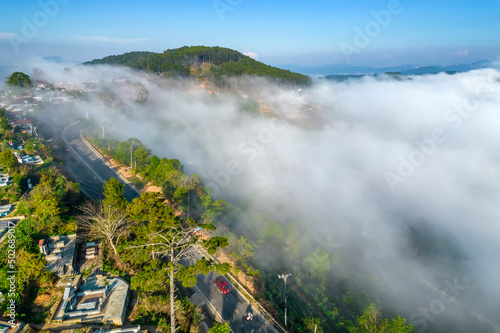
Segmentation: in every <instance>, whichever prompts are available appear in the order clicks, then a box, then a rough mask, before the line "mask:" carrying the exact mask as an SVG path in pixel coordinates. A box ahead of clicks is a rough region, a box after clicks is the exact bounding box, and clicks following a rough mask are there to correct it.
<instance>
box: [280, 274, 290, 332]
mask: <svg viewBox="0 0 500 333" xmlns="http://www.w3.org/2000/svg"><path fill="white" fill-rule="evenodd" d="M290 275H292V274H278V277H279V278H280V279H283V282H284V284H285V326H286V279H288V277H289V276H290Z"/></svg>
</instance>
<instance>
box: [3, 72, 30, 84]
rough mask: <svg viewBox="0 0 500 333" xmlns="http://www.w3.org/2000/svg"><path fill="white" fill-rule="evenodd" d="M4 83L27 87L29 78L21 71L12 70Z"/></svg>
mask: <svg viewBox="0 0 500 333" xmlns="http://www.w3.org/2000/svg"><path fill="white" fill-rule="evenodd" d="M6 83H7V84H8V85H11V86H16V87H29V86H31V79H30V76H29V75H27V74H24V73H23V72H14V73H12V74H11V76H9V78H8V79H7V82H6Z"/></svg>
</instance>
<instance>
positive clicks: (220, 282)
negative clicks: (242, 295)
mask: <svg viewBox="0 0 500 333" xmlns="http://www.w3.org/2000/svg"><path fill="white" fill-rule="evenodd" d="M215 285H216V286H217V288H219V290H220V292H221V293H223V294H224V295H225V294H227V293H229V292H231V286H230V285H229V283H227V281H226V279H224V277H222V276H219V277H217V278H216V279H215Z"/></svg>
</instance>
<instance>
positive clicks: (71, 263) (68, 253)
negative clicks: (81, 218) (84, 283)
mask: <svg viewBox="0 0 500 333" xmlns="http://www.w3.org/2000/svg"><path fill="white" fill-rule="evenodd" d="M76 245H77V242H76V235H68V236H66V235H59V236H52V237H49V238H46V239H42V240H40V241H39V243H38V246H39V248H40V253H41V254H42V255H43V256H45V260H46V261H47V264H46V265H45V269H46V270H48V271H51V272H54V273H56V274H57V275H58V276H59V277H63V276H67V275H74V274H76V272H75V260H76V256H75V254H76V250H77V249H76V247H77V246H76Z"/></svg>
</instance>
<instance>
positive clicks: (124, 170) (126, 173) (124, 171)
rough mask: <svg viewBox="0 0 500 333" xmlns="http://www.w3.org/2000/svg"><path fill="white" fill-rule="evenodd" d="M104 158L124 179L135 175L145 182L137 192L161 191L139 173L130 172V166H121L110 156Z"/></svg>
mask: <svg viewBox="0 0 500 333" xmlns="http://www.w3.org/2000/svg"><path fill="white" fill-rule="evenodd" d="M94 148H95V149H97V151H99V153H100V154H101V155H102V156H105V155H104V154H103V153H102V151H101V150H100V149H99V148H97V147H95V146H94ZM105 158H106V160H107V161H108V162H109V163H110V164H111V166H112V169H113V170H114V171H115V172H117V173H119V174H120V175H122V176H123V177H125V178H126V179H130V178H132V177H137V178H138V179H140V180H141V181H143V182H144V183H145V185H144V187H143V188H142V189H140V190H139V192H141V193H143V192H160V193H161V192H162V189H161V187H159V186H155V185H153V184H151V182H148V181H146V180H145V179H144V178H142V177H141V176H140V175H139V174H132V172H131V169H130V167H127V166H123V165H121V164H120V163H118V162H116V161H115V160H114V159H112V158H108V157H105Z"/></svg>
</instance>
